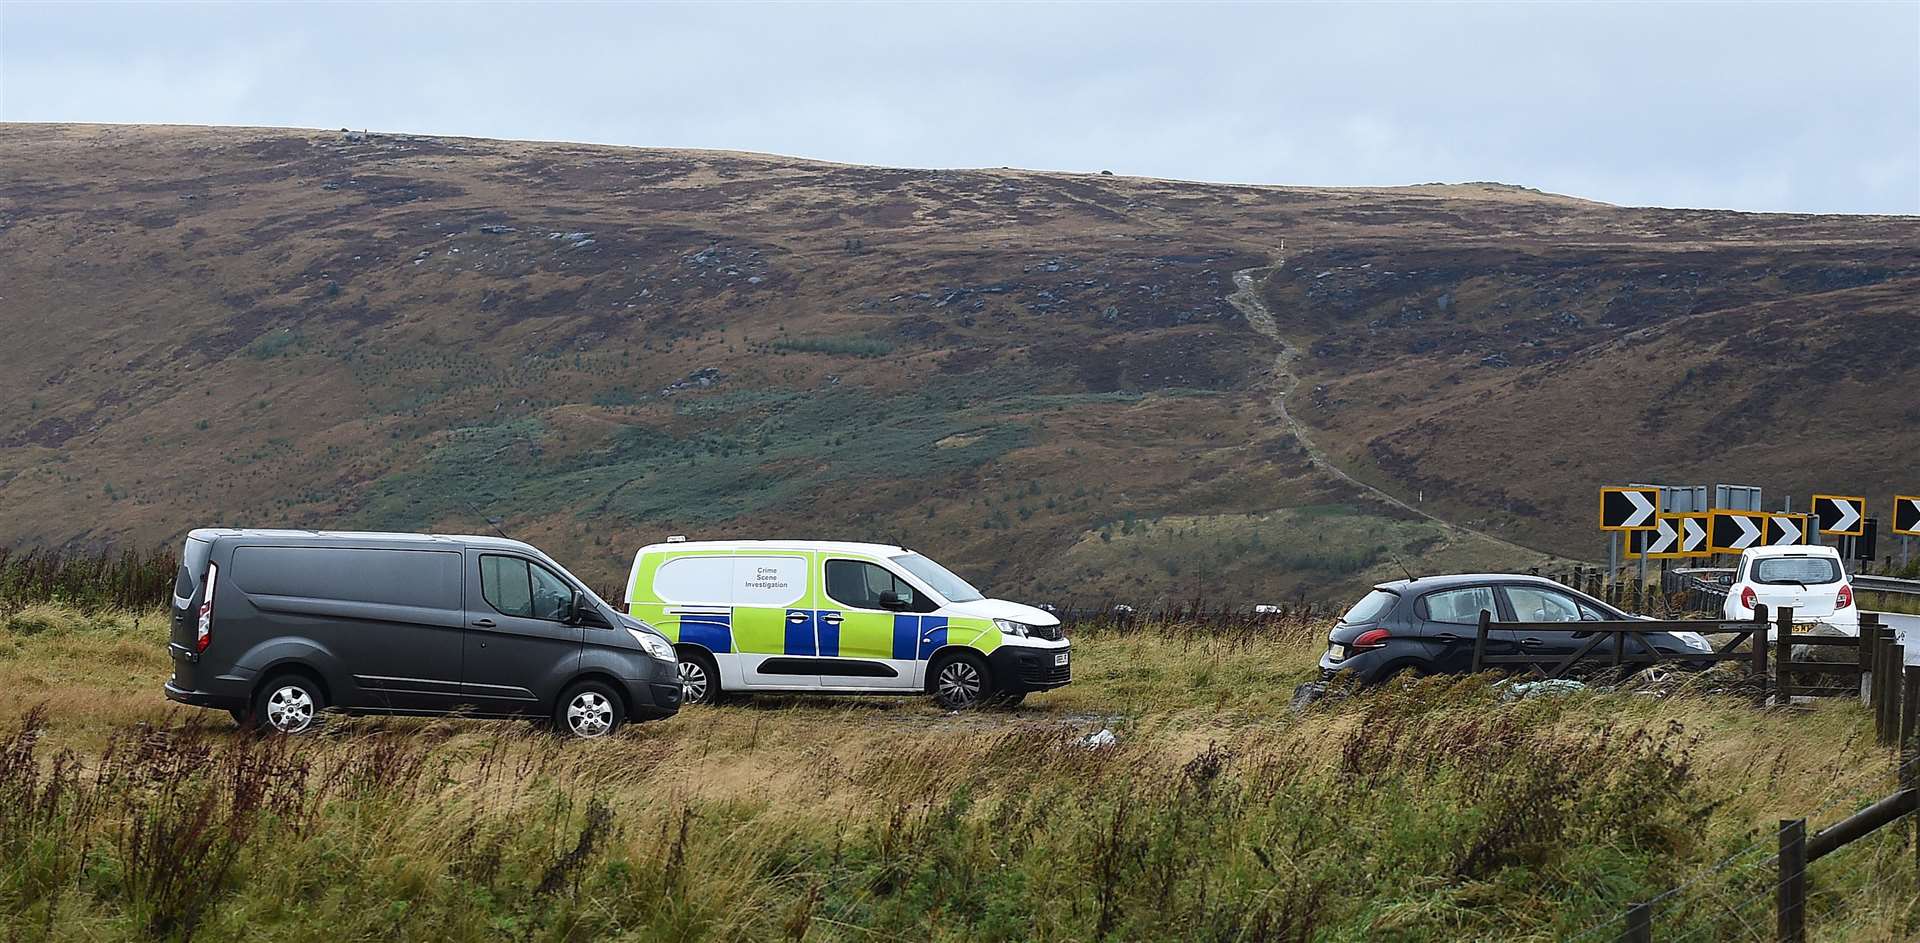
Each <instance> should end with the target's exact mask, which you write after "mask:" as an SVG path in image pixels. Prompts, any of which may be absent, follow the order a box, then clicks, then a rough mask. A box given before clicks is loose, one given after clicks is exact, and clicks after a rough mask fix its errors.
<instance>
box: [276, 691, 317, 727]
mask: <svg viewBox="0 0 1920 943" xmlns="http://www.w3.org/2000/svg"><path fill="white" fill-rule="evenodd" d="M267 723H269V724H272V725H273V729H275V730H278V731H280V732H281V733H299V732H300V731H302V730H305V729H307V728H308V727H311V726H313V697H312V696H311V695H309V694H307V689H306V688H303V687H301V686H300V685H297V684H283V685H281V686H280V687H279V688H277V689H275V690H274V692H273V693H272V694H270V695H268V696H267Z"/></svg>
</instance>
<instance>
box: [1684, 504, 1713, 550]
mask: <svg viewBox="0 0 1920 943" xmlns="http://www.w3.org/2000/svg"><path fill="white" fill-rule="evenodd" d="M1680 553H1681V554H1682V555H1684V556H1689V557H1695V556H1698V557H1704V556H1708V553H1707V515H1705V514H1689V515H1687V516H1685V517H1682V518H1680Z"/></svg>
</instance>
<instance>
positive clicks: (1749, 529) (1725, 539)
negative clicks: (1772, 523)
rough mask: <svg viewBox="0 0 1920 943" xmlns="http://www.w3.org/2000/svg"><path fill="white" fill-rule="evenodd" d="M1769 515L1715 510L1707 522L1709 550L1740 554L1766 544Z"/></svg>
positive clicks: (1755, 512)
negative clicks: (1750, 548) (1749, 548)
mask: <svg viewBox="0 0 1920 943" xmlns="http://www.w3.org/2000/svg"><path fill="white" fill-rule="evenodd" d="M1766 533H1767V515H1766V514H1763V513H1760V512H1757V511H1726V510H1715V511H1714V512H1713V515H1712V517H1710V518H1708V520H1707V549H1708V550H1709V551H1711V552H1713V553H1739V552H1741V551H1743V550H1745V549H1747V548H1748V547H1758V546H1762V545H1763V544H1764V539H1765V537H1766Z"/></svg>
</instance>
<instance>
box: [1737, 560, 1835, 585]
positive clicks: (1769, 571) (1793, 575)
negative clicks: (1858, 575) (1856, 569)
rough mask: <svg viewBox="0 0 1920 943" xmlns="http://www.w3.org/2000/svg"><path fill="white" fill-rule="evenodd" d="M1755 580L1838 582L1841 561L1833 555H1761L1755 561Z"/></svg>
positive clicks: (1759, 581) (1788, 582)
mask: <svg viewBox="0 0 1920 943" xmlns="http://www.w3.org/2000/svg"><path fill="white" fill-rule="evenodd" d="M1753 581H1754V582H1756V583H1767V584H1780V583H1786V584H1793V583H1838V582H1840V561H1838V560H1835V559H1833V558H1832V557H1761V558H1760V559H1758V560H1755V561H1753Z"/></svg>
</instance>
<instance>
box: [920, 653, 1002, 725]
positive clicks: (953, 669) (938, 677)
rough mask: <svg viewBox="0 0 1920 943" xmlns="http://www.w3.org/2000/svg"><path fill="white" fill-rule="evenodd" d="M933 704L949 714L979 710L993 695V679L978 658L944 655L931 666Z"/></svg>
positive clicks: (961, 654)
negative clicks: (948, 711) (949, 712)
mask: <svg viewBox="0 0 1920 943" xmlns="http://www.w3.org/2000/svg"><path fill="white" fill-rule="evenodd" d="M931 687H932V688H933V702H934V703H935V704H938V705H940V706H941V707H942V708H944V709H946V710H950V711H963V710H970V709H972V708H975V707H979V706H980V705H981V704H982V703H984V702H985V701H986V700H987V698H988V696H989V695H991V694H992V693H993V675H992V674H991V673H990V672H989V671H988V670H987V663H986V662H985V661H982V660H981V659H980V658H979V656H976V655H970V654H966V653H964V652H962V653H958V654H953V655H948V656H947V657H945V658H942V659H941V660H939V661H937V662H935V663H934V665H933V682H932V685H931Z"/></svg>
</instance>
